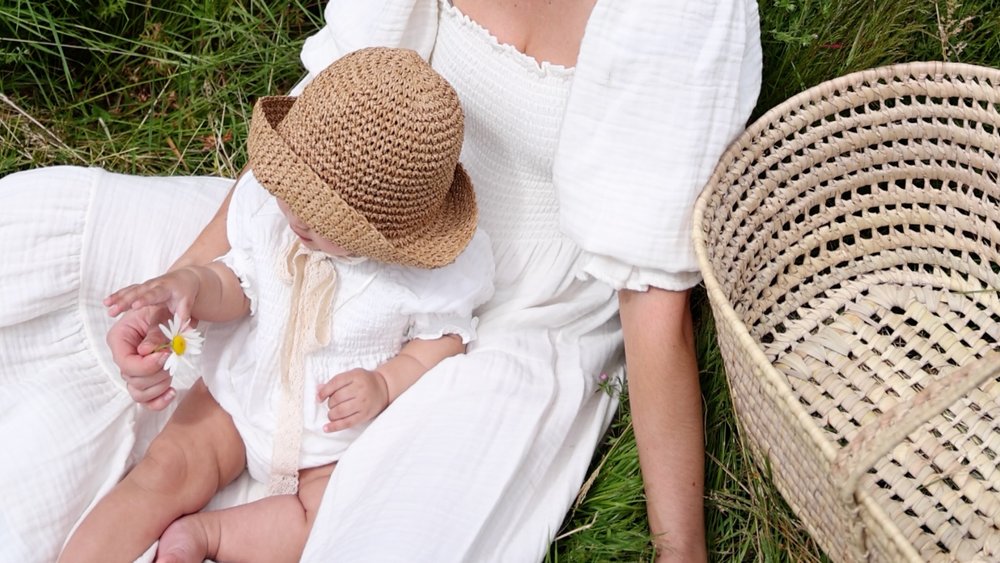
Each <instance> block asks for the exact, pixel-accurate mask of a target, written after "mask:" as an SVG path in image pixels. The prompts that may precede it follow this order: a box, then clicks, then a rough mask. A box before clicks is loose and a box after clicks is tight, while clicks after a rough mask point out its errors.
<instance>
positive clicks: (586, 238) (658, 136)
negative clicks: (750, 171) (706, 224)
mask: <svg viewBox="0 0 1000 563" xmlns="http://www.w3.org/2000/svg"><path fill="white" fill-rule="evenodd" d="M759 36H760V31H759V22H758V16H757V7H756V3H755V2H753V1H752V0H723V1H709V2H705V1H703V0H688V1H679V2H663V1H662V0H633V1H630V2H624V1H621V2H598V3H597V5H596V6H595V8H594V12H593V14H592V15H591V17H590V20H589V23H588V25H587V30H586V33H585V36H584V40H583V43H582V45H581V47H580V55H579V58H578V61H577V68H576V74H575V76H574V79H573V80H574V82H573V87H572V90H571V92H570V98H569V100H568V102H567V108H566V115H565V118H564V121H563V128H562V131H561V133H560V140H559V148H558V150H557V153H556V161H555V165H554V180H555V183H556V189H557V190H558V195H559V206H560V225H561V227H562V229H563V232H564V233H566V234H567V235H568V236H569V237H570V238H572V239H573V240H574V241H575V242H576V243H577V244H578V245H579V246H580V247H581V248H582V249H583V251H584V252H585V253H587V256H586V257H585V260H584V261H583V266H582V268H583V271H582V272H581V273H580V275H581V276H584V277H586V276H591V277H595V278H597V279H600V280H602V281H605V282H607V283H609V284H611V285H612V286H614V287H615V288H617V289H622V288H627V289H636V290H645V289H647V288H648V287H649V286H656V287H662V288H665V289H686V288H688V287H691V286H693V285H695V284H697V283H698V282H699V281H700V279H701V276H700V274H699V273H698V267H697V262H696V259H695V255H694V248H693V243H692V240H691V233H690V231H691V228H692V220H691V219H692V218H691V214H692V212H693V207H694V200H695V199H696V197H697V196H698V194H699V192H700V191H701V189H702V188H703V186H704V185H705V183H706V182H707V180H708V178H709V176H710V174H711V173H712V170H713V168H714V166H715V163H716V161H717V160H718V159H719V157H720V156H721V154H722V152H723V151H724V150H725V148H726V146H727V145H728V144H729V143H730V142H731V141H732V139H733V138H735V136H736V135H737V134H738V133H739V132H740V131H741V130H742V129H743V128H744V126H745V124H746V121H747V119H748V118H749V116H750V112H751V111H752V109H753V107H754V104H755V103H756V99H757V95H758V93H759V91H760V81H761V76H760V74H761V71H760V69H761V52H760V37H759Z"/></svg>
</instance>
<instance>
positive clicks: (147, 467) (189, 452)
mask: <svg viewBox="0 0 1000 563" xmlns="http://www.w3.org/2000/svg"><path fill="white" fill-rule="evenodd" d="M245 465H246V454H245V450H244V446H243V441H242V440H241V439H240V436H239V433H238V432H237V431H236V427H235V426H234V425H233V421H232V419H231V418H230V417H229V415H228V414H227V413H226V411H224V410H222V407H220V406H219V404H218V403H216V402H215V399H213V398H212V396H211V394H209V392H208V389H207V388H206V387H205V384H204V383H203V382H202V381H201V380H200V379H199V380H198V381H197V382H196V383H195V384H194V386H192V388H191V390H190V392H188V394H187V396H186V397H184V400H183V401H182V402H181V404H180V405H179V406H178V407H177V410H176V411H175V412H174V414H173V415H172V416H171V417H170V420H169V421H168V422H167V425H166V426H165V427H164V428H163V431H162V432H160V434H159V435H158V436H157V437H156V439H155V440H153V443H152V444H150V446H149V450H148V451H147V452H146V455H145V456H144V457H143V458H142V460H141V461H140V462H139V464H138V465H136V466H135V468H133V469H132V471H130V472H129V474H128V475H126V476H125V478H124V479H123V480H122V481H121V482H120V483H118V484H117V485H115V487H114V488H113V489H112V490H111V492H109V493H108V494H107V496H105V497H104V498H103V499H101V501H100V502H99V503H98V504H97V506H95V507H94V509H93V510H92V511H91V512H90V514H88V515H87V518H86V519H85V520H84V521H83V522H82V523H81V524H80V526H79V528H77V529H76V531H75V532H74V533H73V535H72V537H70V540H69V542H68V543H67V544H66V546H65V548H64V549H63V553H62V555H60V557H59V560H60V562H62V563H71V562H74V563H75V562H90V561H133V560H134V559H136V558H137V557H139V556H140V555H142V554H143V552H145V551H146V549H148V548H149V546H150V545H152V544H153V542H154V541H156V539H157V538H159V537H160V534H162V533H163V530H165V529H166V528H167V526H168V525H170V523H171V522H173V521H174V520H176V519H177V518H179V517H181V516H183V515H185V514H189V513H191V512H195V511H197V510H200V509H201V508H202V507H203V506H205V504H206V503H208V501H209V500H210V499H211V498H212V495H214V494H215V492H216V491H218V490H219V489H220V488H222V487H223V486H225V485H226V484H228V483H229V482H230V481H232V480H233V479H235V478H236V477H237V476H238V475H239V474H240V472H241V471H243V467H244V466H245Z"/></svg>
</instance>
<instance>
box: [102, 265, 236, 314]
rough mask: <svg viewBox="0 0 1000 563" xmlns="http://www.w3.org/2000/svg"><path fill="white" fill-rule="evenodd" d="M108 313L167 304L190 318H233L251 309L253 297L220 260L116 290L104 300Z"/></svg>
mask: <svg viewBox="0 0 1000 563" xmlns="http://www.w3.org/2000/svg"><path fill="white" fill-rule="evenodd" d="M104 305H105V306H106V307H108V314H110V315H112V316H114V315H117V314H118V313H120V312H123V311H128V310H131V309H139V308H142V307H145V306H147V305H166V307H167V309H169V310H170V312H171V313H173V314H174V315H175V316H177V317H179V318H181V319H183V320H187V319H189V318H191V317H194V318H196V319H199V320H204V321H217V322H224V321H232V320H236V319H239V318H242V317H245V316H246V315H248V314H249V313H250V300H249V299H248V298H247V296H246V294H245V293H243V288H242V287H241V286H240V280H239V278H238V277H237V276H236V273H235V272H233V271H232V270H230V269H229V268H228V267H226V266H225V265H224V264H222V263H220V262H211V263H209V264H206V265H204V266H199V265H191V266H184V267H182V268H177V269H176V270H173V271H171V272H168V273H166V274H164V275H162V276H159V277H155V278H153V279H151V280H148V281H146V282H143V283H141V284H137V285H130V286H128V287H125V288H123V289H119V290H118V291H116V292H114V293H112V294H111V295H109V296H108V297H107V298H106V299H105V300H104Z"/></svg>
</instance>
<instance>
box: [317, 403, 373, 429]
mask: <svg viewBox="0 0 1000 563" xmlns="http://www.w3.org/2000/svg"><path fill="white" fill-rule="evenodd" d="M354 403H356V401H346V402H344V403H340V404H338V405H337V406H336V407H334V408H332V409H330V412H329V413H328V414H327V418H329V419H330V422H328V423H326V424H324V425H323V431H324V432H336V431H338V430H344V429H345V428H350V427H352V426H354V425H355V424H357V423H359V422H362V421H363V420H364V417H363V415H362V413H361V412H360V411H359V410H358V409H357V408H356V405H355V404H354Z"/></svg>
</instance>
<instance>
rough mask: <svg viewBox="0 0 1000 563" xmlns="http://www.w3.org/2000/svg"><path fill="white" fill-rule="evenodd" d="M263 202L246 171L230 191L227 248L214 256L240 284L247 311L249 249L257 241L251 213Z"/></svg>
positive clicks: (251, 291) (251, 289)
mask: <svg viewBox="0 0 1000 563" xmlns="http://www.w3.org/2000/svg"><path fill="white" fill-rule="evenodd" d="M265 203H266V192H264V190H263V189H262V188H261V187H260V184H258V183H257V179H256V178H254V176H253V173H252V172H250V171H248V172H247V173H246V174H244V175H243V177H242V178H241V179H240V181H239V182H238V183H237V184H236V188H235V189H234V190H233V198H232V200H231V201H230V203H229V213H227V214H226V236H227V237H228V238H229V251H228V252H226V253H225V254H223V255H222V256H220V257H218V258H216V260H215V261H216V262H221V263H222V264H224V265H225V266H226V267H228V268H229V269H230V270H232V271H233V273H235V274H236V277H238V278H239V279H240V287H241V288H242V289H243V293H244V294H245V295H246V296H247V299H248V300H249V301H250V314H251V315H253V314H255V313H256V312H257V301H258V293H257V284H256V283H254V261H253V256H254V254H253V249H254V245H255V244H259V243H260V241H256V240H255V237H254V235H255V230H254V229H253V228H252V225H251V222H252V216H253V214H254V213H256V212H257V210H259V209H260V207H261V206H263V205H264V204H265Z"/></svg>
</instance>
